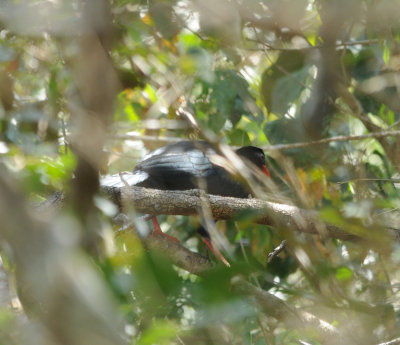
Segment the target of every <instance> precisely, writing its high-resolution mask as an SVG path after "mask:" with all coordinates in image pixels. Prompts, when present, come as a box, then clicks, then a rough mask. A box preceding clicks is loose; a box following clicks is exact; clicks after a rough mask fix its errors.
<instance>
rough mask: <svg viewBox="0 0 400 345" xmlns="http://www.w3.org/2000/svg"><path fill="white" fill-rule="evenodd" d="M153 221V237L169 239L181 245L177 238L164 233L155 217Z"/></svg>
mask: <svg viewBox="0 0 400 345" xmlns="http://www.w3.org/2000/svg"><path fill="white" fill-rule="evenodd" d="M151 220H152V222H153V227H154V230H153V235H152V236H157V235H160V236H164V237H166V238H168V239H170V240H172V241H174V242H177V243H179V240H178V239H177V238H176V237H172V236H170V235H167V234H165V233H163V232H162V230H161V228H160V224H158V221H157V218H156V217H153V218H152V219H151Z"/></svg>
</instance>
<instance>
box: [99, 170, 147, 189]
mask: <svg viewBox="0 0 400 345" xmlns="http://www.w3.org/2000/svg"><path fill="white" fill-rule="evenodd" d="M148 177H149V175H148V174H147V173H145V172H144V171H134V172H130V171H124V172H121V173H119V174H115V175H107V176H102V177H101V178H100V186H101V187H106V188H107V187H108V188H121V187H125V186H136V185H137V184H139V183H141V182H143V181H145V180H146V179H147V178H148Z"/></svg>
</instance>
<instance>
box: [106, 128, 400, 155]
mask: <svg viewBox="0 0 400 345" xmlns="http://www.w3.org/2000/svg"><path fill="white" fill-rule="evenodd" d="M386 136H388V137H389V136H400V130H397V131H381V132H372V133H368V134H362V135H338V136H335V137H330V138H325V139H320V140H314V141H308V142H300V143H292V144H278V145H267V146H262V147H261V148H262V149H263V150H265V151H283V150H290V149H296V148H302V147H309V146H314V145H324V144H329V143H333V142H344V141H353V140H365V139H371V138H383V137H386ZM112 138H115V139H120V140H143V141H149V142H160V143H164V142H166V143H177V142H179V141H183V140H187V139H184V138H177V137H159V136H151V135H139V134H125V135H115V136H113V137H112Z"/></svg>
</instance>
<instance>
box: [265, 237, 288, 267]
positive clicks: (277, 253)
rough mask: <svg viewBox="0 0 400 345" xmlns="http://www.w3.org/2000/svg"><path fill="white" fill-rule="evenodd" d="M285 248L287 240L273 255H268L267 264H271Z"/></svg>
mask: <svg viewBox="0 0 400 345" xmlns="http://www.w3.org/2000/svg"><path fill="white" fill-rule="evenodd" d="M285 247H286V240H283V241H282V242H281V244H280V245H279V246H278V247H276V248H275V249H274V250H273V251H272V252H271V253H269V254H268V259H267V262H268V263H270V262H271V261H272V260H274V259H275V258H276V257H277V256H278V255H279V253H280V252H281V251H282V250H284V249H285Z"/></svg>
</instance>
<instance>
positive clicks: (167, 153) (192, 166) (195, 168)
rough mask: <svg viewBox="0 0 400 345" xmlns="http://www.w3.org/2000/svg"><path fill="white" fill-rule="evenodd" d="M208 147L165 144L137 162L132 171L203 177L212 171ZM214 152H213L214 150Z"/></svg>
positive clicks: (153, 174) (154, 174)
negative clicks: (202, 148)
mask: <svg viewBox="0 0 400 345" xmlns="http://www.w3.org/2000/svg"><path fill="white" fill-rule="evenodd" d="M211 151H212V150H211V149H210V148H207V149H205V150H204V151H203V150H201V149H198V148H196V147H194V146H191V147H190V149H189V147H182V146H180V147H178V146H176V147H173V146H166V147H162V148H160V149H158V150H155V151H153V152H152V153H151V155H148V156H146V159H144V160H143V161H141V162H140V163H138V164H137V165H136V167H135V170H134V171H143V172H146V173H148V174H150V175H152V176H157V175H163V176H164V175H166V174H168V175H179V174H182V173H185V174H189V175H193V176H196V177H204V176H207V175H208V174H210V173H211V172H212V168H213V164H212V163H211V162H210V159H209V156H210V154H212V152H211ZM214 153H215V152H214Z"/></svg>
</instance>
